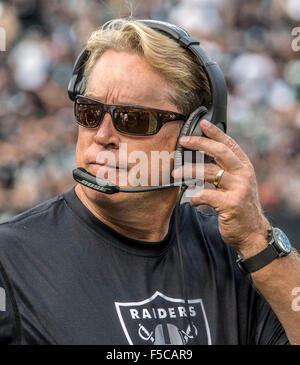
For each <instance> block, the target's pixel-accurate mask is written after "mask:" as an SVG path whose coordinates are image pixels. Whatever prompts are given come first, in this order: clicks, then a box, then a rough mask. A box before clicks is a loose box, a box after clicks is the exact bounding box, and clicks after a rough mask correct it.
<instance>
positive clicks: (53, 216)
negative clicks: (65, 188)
mask: <svg viewBox="0 0 300 365" xmlns="http://www.w3.org/2000/svg"><path fill="white" fill-rule="evenodd" d="M64 210H65V200H64V195H63V194H61V195H58V196H56V197H54V198H52V199H50V200H48V201H46V202H43V203H41V204H39V205H37V206H35V207H33V208H31V209H29V210H26V211H25V212H23V213H21V214H18V215H16V216H15V217H13V218H11V219H9V220H7V221H5V222H2V223H1V224H0V237H1V240H0V258H1V257H3V255H4V253H5V252H10V251H14V250H16V249H18V247H17V246H19V245H21V244H22V245H23V244H25V243H26V244H31V243H34V242H35V241H37V239H38V237H41V236H46V235H49V234H50V232H51V230H55V229H57V226H58V225H59V221H60V220H61V218H62V215H64ZM39 242H40V243H41V242H42V240H41V239H39Z"/></svg>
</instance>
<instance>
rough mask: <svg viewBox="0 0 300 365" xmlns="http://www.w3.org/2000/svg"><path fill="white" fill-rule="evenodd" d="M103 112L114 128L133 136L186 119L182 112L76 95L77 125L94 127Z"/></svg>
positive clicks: (151, 131)
mask: <svg viewBox="0 0 300 365" xmlns="http://www.w3.org/2000/svg"><path fill="white" fill-rule="evenodd" d="M105 113H109V114H110V116H111V119H112V122H113V125H114V127H115V128H116V130H118V131H119V132H121V133H125V134H131V135H135V136H151V135H153V134H156V133H158V131H159V130H160V128H161V127H162V126H163V125H164V124H165V123H168V122H174V121H175V120H186V116H185V115H183V114H179V113H174V112H169V111H165V110H160V109H151V108H147V107H142V106H134V105H109V104H104V103H101V102H100V101H98V100H95V99H92V98H89V97H86V96H82V95H78V96H77V97H76V99H75V103H74V114H75V118H76V122H77V123H78V124H79V125H82V126H83V127H86V128H96V127H98V126H99V125H100V123H101V121H102V119H103V117H104V114H105Z"/></svg>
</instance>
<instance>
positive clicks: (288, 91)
mask: <svg viewBox="0 0 300 365" xmlns="http://www.w3.org/2000/svg"><path fill="white" fill-rule="evenodd" d="M130 13H132V14H133V15H134V17H137V18H143V17H144V18H149V17H150V18H153V19H158V20H164V21H170V22H174V23H176V24H178V25H181V26H183V27H184V28H185V29H187V30H188V31H189V32H190V33H191V35H193V36H194V37H196V38H197V39H199V40H201V44H202V46H203V48H204V49H205V50H206V52H207V53H208V54H209V55H210V56H211V58H212V59H214V60H215V61H217V62H218V63H219V65H220V67H221V69H222V70H223V72H224V74H225V76H226V80H227V84H228V90H229V111H228V120H229V129H228V132H229V134H230V135H231V136H233V137H234V138H235V139H236V140H237V142H238V143H239V144H240V145H241V146H242V147H243V149H244V150H245V151H246V152H247V154H248V155H249V157H250V158H251V161H252V162H253V165H254V167H255V168H256V173H257V179H258V183H259V193H260V198H261V202H262V205H263V208H264V209H265V210H266V212H267V213H268V214H270V215H274V216H276V214H277V213H278V212H280V213H282V212H284V214H285V215H286V216H287V217H288V218H291V219H296V218H299V217H300V142H299V141H300V51H299V52H296V51H295V50H293V49H292V46H291V43H292V41H293V37H292V35H291V32H292V29H293V28H294V27H297V24H299V20H300V5H299V1H298V0H284V1H282V0H259V1H258V0H252V1H248V2H247V1H243V0H233V1H230V2H229V1H225V0H178V1H176V0H175V1H172V0H169V1H166V0H164V1H163V0H152V1H131V2H130V1H125V2H124V1H120V0H106V1H104V0H103V1H100V0H99V1H97V0H66V1H59V0H52V1H46V0H11V1H3V0H0V27H1V29H4V30H5V50H3V49H2V48H3V47H2V48H1V52H0V221H3V220H5V219H7V218H9V217H11V216H13V215H15V214H17V213H19V212H21V211H23V210H25V209H27V208H30V207H32V206H33V205H35V204H37V203H39V202H41V201H44V200H46V199H48V198H51V197H52V196H55V195H57V194H59V193H61V192H62V191H64V190H67V189H69V188H71V187H72V186H73V184H74V182H73V179H72V176H71V170H72V168H73V167H74V165H75V158H74V149H75V142H76V134H77V128H76V125H75V123H74V121H73V120H74V118H73V110H72V103H71V102H70V101H69V100H68V97H67V92H66V89H67V84H68V81H69V78H70V75H71V71H72V66H73V63H74V60H75V58H76V56H77V55H78V53H79V51H80V50H81V49H82V47H83V46H84V44H85V41H86V40H87V38H88V37H89V35H90V33H91V32H92V31H93V30H95V29H97V28H98V27H99V26H100V25H101V24H103V23H104V22H105V21H107V20H110V19H111V18H115V17H122V16H128V15H129V14H130ZM1 34H3V33H1ZM2 42H3V39H2ZM2 46H3V43H2ZM298 226H299V225H298ZM298 226H297V227H296V228H298V229H299V227H298Z"/></svg>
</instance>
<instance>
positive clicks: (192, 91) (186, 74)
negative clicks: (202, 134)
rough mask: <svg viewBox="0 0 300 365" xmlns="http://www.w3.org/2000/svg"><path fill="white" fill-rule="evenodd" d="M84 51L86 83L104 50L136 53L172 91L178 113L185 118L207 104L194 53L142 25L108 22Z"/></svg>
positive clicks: (207, 91)
mask: <svg viewBox="0 0 300 365" xmlns="http://www.w3.org/2000/svg"><path fill="white" fill-rule="evenodd" d="M86 48H87V50H88V51H89V52H90V55H89V58H88V60H87V62H86V64H85V70H84V77H85V78H86V80H88V77H89V76H90V74H91V71H92V69H93V67H94V65H95V63H96V62H97V60H98V59H99V57H101V55H102V54H103V53H104V52H105V51H107V50H109V49H112V50H115V51H130V52H135V53H137V54H139V55H142V56H143V57H144V58H145V60H146V61H147V62H148V63H149V65H150V66H152V68H153V69H154V70H155V71H156V72H158V73H159V74H160V75H161V76H162V77H163V78H164V79H165V80H166V82H167V84H168V86H169V89H170V90H171V92H170V94H169V96H168V97H169V101H170V102H171V103H173V104H174V105H175V106H176V107H177V108H178V110H179V111H180V112H181V113H183V114H186V115H187V114H189V113H191V112H192V111H193V110H194V109H195V108H196V107H198V106H200V105H204V106H206V107H209V105H210V102H211V93H210V88H209V83H208V79H207V77H206V74H205V72H204V71H203V68H202V66H201V65H200V64H199V63H198V62H197V60H196V58H195V57H194V56H193V54H192V53H191V52H190V51H187V50H186V49H184V48H183V47H182V46H180V45H179V44H178V43H177V42H176V41H175V40H174V39H171V38H170V37H168V36H166V35H164V34H162V33H161V32H159V31H156V30H153V29H152V28H150V27H148V26H146V25H145V24H143V23H141V22H138V21H134V20H126V19H116V20H113V21H110V22H108V23H106V24H104V25H103V26H102V27H101V28H100V29H98V30H97V31H95V32H93V33H92V35H91V37H90V38H89V40H88V42H87V46H86Z"/></svg>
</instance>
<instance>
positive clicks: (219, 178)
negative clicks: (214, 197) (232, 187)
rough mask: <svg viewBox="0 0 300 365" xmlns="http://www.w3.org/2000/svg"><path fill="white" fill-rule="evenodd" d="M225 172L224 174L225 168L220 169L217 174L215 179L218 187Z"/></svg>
mask: <svg viewBox="0 0 300 365" xmlns="http://www.w3.org/2000/svg"><path fill="white" fill-rule="evenodd" d="M223 174H224V170H222V169H220V170H219V172H218V173H217V176H216V178H215V180H214V185H215V187H216V188H217V187H218V185H219V183H220V180H221V178H222V175H223Z"/></svg>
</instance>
